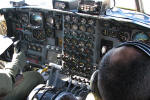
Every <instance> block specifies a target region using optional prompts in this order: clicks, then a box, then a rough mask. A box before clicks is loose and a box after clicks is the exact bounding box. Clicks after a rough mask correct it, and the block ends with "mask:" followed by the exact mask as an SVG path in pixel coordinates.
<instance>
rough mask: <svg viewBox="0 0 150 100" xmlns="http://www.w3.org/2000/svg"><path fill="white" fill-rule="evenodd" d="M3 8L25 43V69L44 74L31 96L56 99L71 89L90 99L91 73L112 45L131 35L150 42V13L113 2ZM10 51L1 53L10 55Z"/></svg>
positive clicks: (10, 28)
mask: <svg viewBox="0 0 150 100" xmlns="http://www.w3.org/2000/svg"><path fill="white" fill-rule="evenodd" d="M55 1H56V0H55ZM72 1H73V0H72ZM77 1H78V0H77ZM81 1H82V0H81ZM85 1H86V0H85ZM87 1H88V0H87ZM107 1H108V0H107ZM73 3H74V4H75V2H73ZM69 9H77V11H74V10H69ZM0 14H1V15H3V16H4V18H5V20H6V25H7V35H6V36H8V37H10V38H12V37H14V38H15V39H16V40H19V41H20V42H21V44H22V46H24V48H25V54H26V57H27V61H26V62H27V66H26V67H25V69H24V71H27V70H34V71H38V72H39V73H41V75H42V76H43V78H44V80H45V85H41V86H39V87H38V89H37V88H36V89H37V90H36V92H35V91H32V94H34V95H29V97H28V100H54V98H56V97H57V96H58V94H60V93H62V92H66V91H67V92H71V93H72V94H73V95H74V96H75V97H76V98H77V99H78V100H85V99H86V96H87V94H88V93H89V92H90V91H91V83H90V82H91V78H92V77H91V76H92V74H93V73H94V72H95V71H96V70H97V69H98V64H99V62H100V61H101V58H102V57H103V55H104V54H105V53H106V52H107V51H109V50H110V49H112V48H113V47H115V46H117V45H119V44H120V43H123V42H127V41H141V42H143V43H146V44H148V45H150V16H149V15H146V14H142V13H141V12H136V11H128V10H124V9H119V8H116V7H114V8H108V7H107V6H105V4H104V3H103V2H98V3H93V1H91V2H90V1H88V2H81V3H80V5H78V7H77V8H76V7H74V6H72V5H71V3H70V2H69V1H68V2H66V1H65V2H62V1H60V2H59V0H57V1H56V2H54V8H53V9H45V8H38V7H30V6H23V7H22V6H21V7H12V8H3V9H1V10H0ZM8 52H9V53H10V54H8ZM8 52H7V53H6V54H4V55H5V57H2V58H5V60H7V61H10V60H11V57H12V56H11V55H12V54H11V53H12V51H11V50H8ZM44 87H45V88H44ZM34 90H35V89H34ZM33 92H34V93H33Z"/></svg>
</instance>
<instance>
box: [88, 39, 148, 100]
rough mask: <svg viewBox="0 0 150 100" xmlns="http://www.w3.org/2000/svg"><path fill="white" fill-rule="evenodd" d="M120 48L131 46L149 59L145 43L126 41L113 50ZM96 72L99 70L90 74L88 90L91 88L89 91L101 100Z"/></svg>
mask: <svg viewBox="0 0 150 100" xmlns="http://www.w3.org/2000/svg"><path fill="white" fill-rule="evenodd" d="M122 46H132V47H135V48H136V49H138V50H141V51H142V52H143V53H144V54H146V55H147V56H149V57H150V46H149V45H147V44H145V43H141V42H133V41H128V42H124V43H121V44H120V45H118V46H117V47H115V48H119V47H122ZM98 72H99V70H96V71H95V72H94V73H93V74H92V76H91V79H90V88H91V91H92V92H93V93H94V94H95V95H96V96H98V98H99V100H101V95H100V91H99V90H98V86H97V80H98ZM96 98H97V97H96Z"/></svg>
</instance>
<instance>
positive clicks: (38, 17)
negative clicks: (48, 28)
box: [30, 13, 43, 26]
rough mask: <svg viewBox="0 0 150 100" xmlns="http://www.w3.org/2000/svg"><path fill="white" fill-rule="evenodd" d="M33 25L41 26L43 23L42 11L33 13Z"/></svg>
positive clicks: (31, 18)
mask: <svg viewBox="0 0 150 100" xmlns="http://www.w3.org/2000/svg"><path fill="white" fill-rule="evenodd" d="M30 21H31V24H32V25H36V26H41V25H42V21H43V18H42V14H41V13H32V14H31V17H30Z"/></svg>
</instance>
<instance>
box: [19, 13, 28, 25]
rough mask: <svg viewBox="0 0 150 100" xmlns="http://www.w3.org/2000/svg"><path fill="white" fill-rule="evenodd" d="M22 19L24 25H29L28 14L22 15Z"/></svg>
mask: <svg viewBox="0 0 150 100" xmlns="http://www.w3.org/2000/svg"><path fill="white" fill-rule="evenodd" d="M20 18H21V21H22V23H24V24H28V23H29V17H28V15H27V14H21V15H20Z"/></svg>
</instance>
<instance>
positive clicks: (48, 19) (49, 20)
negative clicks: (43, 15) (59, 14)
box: [46, 16, 54, 25]
mask: <svg viewBox="0 0 150 100" xmlns="http://www.w3.org/2000/svg"><path fill="white" fill-rule="evenodd" d="M46 23H47V25H54V19H53V17H51V16H49V17H48V18H47V19H46Z"/></svg>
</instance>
